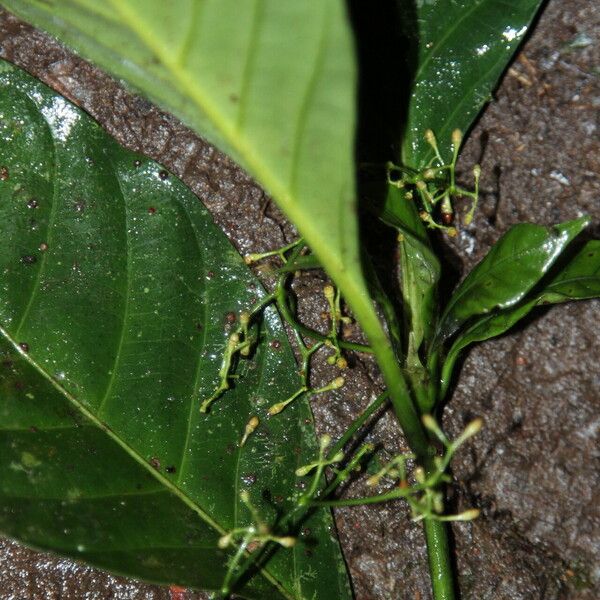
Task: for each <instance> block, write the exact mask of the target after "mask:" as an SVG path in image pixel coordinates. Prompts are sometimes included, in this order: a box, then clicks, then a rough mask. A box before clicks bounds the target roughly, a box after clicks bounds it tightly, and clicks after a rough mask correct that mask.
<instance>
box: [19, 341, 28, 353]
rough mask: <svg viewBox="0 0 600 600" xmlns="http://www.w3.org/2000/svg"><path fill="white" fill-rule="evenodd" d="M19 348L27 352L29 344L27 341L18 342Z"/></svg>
mask: <svg viewBox="0 0 600 600" xmlns="http://www.w3.org/2000/svg"><path fill="white" fill-rule="evenodd" d="M19 348H21V350H23V352H29V344H28V343H27V342H19Z"/></svg>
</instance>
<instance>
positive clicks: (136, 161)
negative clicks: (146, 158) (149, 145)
mask: <svg viewBox="0 0 600 600" xmlns="http://www.w3.org/2000/svg"><path fill="white" fill-rule="evenodd" d="M141 164H142V161H141V160H140V159H139V158H136V159H135V160H134V161H133V166H134V167H136V168H137V167H139V166H141Z"/></svg>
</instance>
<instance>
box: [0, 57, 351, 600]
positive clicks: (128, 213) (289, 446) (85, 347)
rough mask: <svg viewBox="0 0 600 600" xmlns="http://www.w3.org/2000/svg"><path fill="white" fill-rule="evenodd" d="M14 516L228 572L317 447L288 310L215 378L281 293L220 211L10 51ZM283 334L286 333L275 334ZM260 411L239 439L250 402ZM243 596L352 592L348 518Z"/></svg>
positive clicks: (127, 556)
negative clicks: (301, 393)
mask: <svg viewBox="0 0 600 600" xmlns="http://www.w3.org/2000/svg"><path fill="white" fill-rule="evenodd" d="M0 166H1V168H2V170H1V172H0V173H1V177H0V333H1V335H0V340H1V346H0V354H1V360H0V448H1V452H0V530H1V531H3V532H4V533H6V534H8V535H11V536H14V537H17V538H19V539H21V540H23V541H24V542H25V543H28V544H31V545H34V546H37V547H42V548H48V549H52V550H56V551H58V552H61V553H64V554H69V555H72V556H76V557H79V558H82V559H84V560H87V561H89V562H91V563H94V564H97V565H99V566H102V567H105V568H109V569H112V570H115V571H118V572H123V573H127V574H129V575H133V576H136V577H141V578H145V579H149V580H153V581H158V582H163V583H179V584H183V585H190V586H195V587H201V588H205V589H219V586H220V585H221V582H222V579H223V576H224V571H225V568H226V561H227V559H228V554H227V553H226V552H224V551H222V550H219V549H218V548H217V540H218V538H219V536H220V535H222V533H223V532H224V531H227V530H229V529H231V528H234V527H236V526H240V525H246V524H249V522H250V515H249V514H248V512H247V510H246V509H245V508H244V506H243V505H242V504H240V500H239V492H240V491H241V490H242V489H248V491H249V493H250V495H251V499H252V501H253V503H254V504H255V505H256V507H257V509H258V510H259V512H260V514H261V515H262V517H263V518H264V519H265V520H266V521H272V520H273V519H274V518H275V516H276V515H277V514H279V513H281V512H282V511H285V510H286V509H289V508H290V507H291V506H292V505H293V502H294V497H295V495H296V494H298V493H299V491H298V490H297V488H296V482H295V477H294V470H295V468H296V467H297V466H298V464H299V463H302V462H304V461H307V460H309V459H310V458H312V457H313V456H314V452H315V449H314V439H313V438H314V434H313V429H312V425H311V423H312V421H311V415H310V410H309V408H308V406H307V405H306V404H305V403H303V402H296V403H295V404H294V405H292V406H290V407H289V409H288V410H286V411H285V412H284V413H282V414H281V415H279V416H278V417H277V418H273V419H271V420H269V421H267V418H266V409H267V408H268V406H269V405H270V404H271V403H273V402H275V401H280V400H282V399H285V398H286V397H288V396H289V395H290V393H292V392H293V391H294V390H295V388H296V386H298V379H297V378H296V377H295V375H294V372H295V370H296V365H295V362H294V358H293V354H292V352H291V349H290V347H289V345H288V344H287V342H286V338H285V332H284V329H283V328H282V325H281V323H280V321H279V319H278V316H277V314H276V313H275V312H272V311H269V312H268V313H267V318H266V320H265V322H264V323H263V326H262V328H263V342H262V343H261V344H260V346H259V348H258V350H257V352H256V354H255V355H254V356H253V357H252V358H251V359H250V360H247V361H244V362H243V363H242V364H241V365H240V366H239V369H238V371H239V373H240V378H239V379H238V380H237V384H236V385H235V387H234V389H232V390H231V391H229V392H227V393H226V394H225V395H224V396H223V397H222V398H221V399H219V400H218V401H217V402H216V403H215V404H214V409H213V410H212V412H211V413H210V414H208V415H205V414H201V413H200V411H199V406H200V402H201V400H202V399H203V398H204V397H206V396H208V395H209V394H210V393H211V391H212V389H213V388H214V385H215V383H216V378H217V373H218V370H219V365H220V360H221V356H222V353H223V349H224V345H225V343H226V339H227V325H226V324H227V322H228V321H229V320H231V319H230V318H229V319H228V315H229V313H231V312H237V311H239V310H240V308H244V307H248V306H250V305H251V304H252V303H253V302H254V301H256V299H257V298H258V297H260V296H261V295H262V294H263V291H262V290H261V288H260V285H259V283H258V281H257V280H256V279H255V278H254V277H253V276H252V274H251V273H250V272H249V271H248V269H247V267H246V266H245V265H244V264H243V262H242V261H241V259H240V257H239V255H238V254H237V253H236V251H235V250H234V248H233V247H232V246H231V245H230V244H229V242H228V241H227V240H226V238H225V237H224V235H223V234H222V233H221V232H220V231H219V230H218V228H217V227H216V226H215V225H214V223H213V222H212V220H211V218H210V216H209V214H208V213H207V211H206V209H205V208H204V207H203V206H202V205H201V204H200V202H199V201H198V200H197V198H195V197H194V196H193V194H191V192H189V191H188V190H187V189H186V188H185V187H184V186H183V185H182V184H181V182H179V181H178V180H177V179H176V178H175V177H173V176H172V175H169V174H168V173H167V172H166V171H164V170H163V169H162V168H161V167H160V166H159V165H157V164H155V163H153V162H151V161H149V160H147V159H145V158H143V157H139V156H135V155H133V154H131V153H130V152H128V151H126V150H124V149H122V148H121V147H119V146H118V145H117V144H116V142H114V141H113V140H112V139H110V138H109V137H108V136H107V135H106V134H105V133H104V132H103V131H102V130H101V129H100V128H99V127H98V126H97V125H96V124H95V123H94V122H93V121H92V120H91V119H90V118H89V117H88V116H87V115H85V114H84V113H83V112H81V111H80V110H78V109H77V108H76V107H74V106H72V105H71V104H69V103H68V102H67V101H65V100H64V99H63V98H62V97H60V96H59V95H57V94H55V93H54V92H52V91H50V90H49V89H48V88H46V87H45V86H43V85H41V84H40V83H39V82H36V81H35V80H33V79H32V78H31V77H29V76H28V75H26V74H24V73H23V72H21V71H18V70H16V69H15V68H13V67H10V66H9V65H7V64H6V63H0ZM274 339H278V340H279V341H280V344H275V345H270V344H269V341H273V340H274ZM252 415H258V416H259V418H260V419H261V425H260V427H259V428H258V430H257V431H256V432H255V433H254V434H253V435H252V436H251V437H250V439H249V440H248V442H247V443H246V444H245V445H243V446H240V445H239V442H240V439H241V436H242V434H243V432H244V428H245V425H246V423H247V422H248V420H249V418H250V416H252ZM308 527H309V529H310V530H311V531H312V535H310V536H308V538H307V539H301V540H300V543H299V544H298V545H297V546H296V547H295V548H294V549H293V550H290V551H284V550H280V551H279V552H277V553H276V554H275V556H274V557H273V559H272V560H271V561H270V562H269V563H268V564H267V565H266V567H265V568H264V569H263V570H262V572H261V573H259V574H258V575H257V576H256V577H255V578H253V579H252V581H251V582H250V583H249V584H248V585H247V586H246V588H245V589H244V590H243V591H242V592H241V594H242V596H243V597H248V598H257V599H258V598H260V599H263V598H266V599H270V598H273V599H278V600H281V599H284V598H295V599H300V598H313V597H316V598H323V599H329V598H349V597H350V592H349V590H348V583H347V578H346V575H345V570H344V566H343V561H342V559H341V556H340V553H339V549H338V547H337V544H336V542H335V541H334V540H332V539H331V536H330V534H329V530H330V528H331V518H330V516H329V515H328V514H326V513H318V514H316V515H315V516H314V517H313V518H312V520H311V522H310V523H309V524H308Z"/></svg>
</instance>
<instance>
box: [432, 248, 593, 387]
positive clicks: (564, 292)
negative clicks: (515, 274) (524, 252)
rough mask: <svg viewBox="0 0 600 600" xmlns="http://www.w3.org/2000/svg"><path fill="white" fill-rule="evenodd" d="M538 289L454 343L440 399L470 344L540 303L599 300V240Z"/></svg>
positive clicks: (499, 330)
mask: <svg viewBox="0 0 600 600" xmlns="http://www.w3.org/2000/svg"><path fill="white" fill-rule="evenodd" d="M549 275H550V280H549V281H548V282H546V283H542V284H541V289H539V290H537V291H534V292H533V293H532V294H530V295H529V296H528V297H527V298H526V299H525V301H524V302H523V303H521V304H519V305H518V306H516V307H513V308H510V309H508V310H504V311H502V312H499V313H494V314H490V315H486V316H484V317H482V318H481V319H479V320H477V321H476V322H475V323H473V324H472V325H471V326H470V327H468V328H467V329H466V330H465V331H464V332H461V333H460V334H459V335H458V337H457V338H456V340H455V341H454V343H453V344H452V347H451V349H450V351H449V352H448V355H447V356H446V360H445V362H444V367H443V372H442V382H441V384H442V396H443V395H444V394H445V391H446V390H447V389H448V386H449V384H450V380H451V377H452V373H453V371H454V365H455V363H456V361H457V359H458V357H459V356H460V353H461V352H462V350H463V349H464V348H466V347H467V346H469V345H470V344H473V343H474V342H482V341H484V340H488V339H491V338H493V337H497V336H499V335H502V334H503V333H506V332H507V331H508V330H509V329H510V328H511V327H513V326H514V325H515V324H516V323H518V322H519V321H520V320H521V319H522V318H523V317H525V316H526V315H528V314H529V313H530V312H531V311H532V310H533V309H534V308H535V307H536V306H539V305H540V304H559V303H561V302H569V301H571V300H585V299H588V298H597V297H600V241H598V240H594V241H591V242H588V243H587V244H586V245H585V246H584V247H583V248H582V249H581V250H580V251H579V252H578V253H577V254H576V255H575V256H574V257H573V258H571V259H570V260H569V261H568V262H567V263H566V265H565V266H562V267H559V269H558V272H557V273H556V274H552V273H550V274H549Z"/></svg>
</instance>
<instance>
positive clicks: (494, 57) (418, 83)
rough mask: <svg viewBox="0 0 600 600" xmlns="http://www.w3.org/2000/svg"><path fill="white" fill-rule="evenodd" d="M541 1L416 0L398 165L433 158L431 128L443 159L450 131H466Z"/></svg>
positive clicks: (412, 164) (416, 164)
mask: <svg viewBox="0 0 600 600" xmlns="http://www.w3.org/2000/svg"><path fill="white" fill-rule="evenodd" d="M541 4H542V0H452V1H451V2H450V1H447V0H446V1H444V2H442V1H439V0H438V1H436V0H433V1H432V0H417V2H416V7H415V10H416V19H415V20H416V23H417V25H415V27H417V28H418V33H417V34H416V36H417V37H418V53H417V54H418V56H417V59H416V73H415V77H414V81H413V90H412V95H411V99H410V104H409V109H408V119H407V125H406V129H405V135H404V139H403V143H402V163H403V164H405V165H407V166H410V167H413V168H417V169H419V168H423V167H424V166H426V165H427V163H428V162H429V161H430V159H431V158H432V157H433V152H432V149H431V147H430V146H429V145H428V144H427V143H426V142H425V140H424V138H423V134H424V132H425V130H426V129H432V130H433V131H434V133H435V134H436V136H437V138H438V145H439V148H440V152H441V153H442V156H443V157H444V158H445V159H449V158H450V155H451V147H450V135H451V132H452V131H453V130H454V129H456V128H458V129H460V130H461V131H467V130H468V129H469V128H470V127H471V125H472V123H473V121H474V120H475V118H476V117H477V115H478V114H479V112H480V111H481V109H482V107H483V106H484V105H485V104H486V103H487V102H489V100H490V99H491V93H492V91H493V89H494V88H495V87H496V84H497V82H498V79H499V78H500V76H501V75H502V73H503V71H504V69H505V68H506V66H507V65H508V63H509V61H510V59H511V58H512V56H513V54H514V52H515V50H516V49H517V47H518V46H519V44H520V42H521V41H522V40H523V38H524V36H525V34H526V33H527V30H528V28H529V25H530V24H531V21H532V19H533V17H534V16H535V14H536V12H537V11H538V9H539V7H540V6H541Z"/></svg>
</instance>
